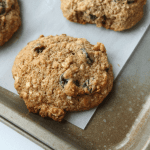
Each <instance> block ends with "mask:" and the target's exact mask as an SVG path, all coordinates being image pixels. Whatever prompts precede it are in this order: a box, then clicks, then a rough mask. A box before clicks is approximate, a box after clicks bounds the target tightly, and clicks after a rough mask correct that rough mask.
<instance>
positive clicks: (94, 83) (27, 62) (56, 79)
mask: <svg viewBox="0 0 150 150" xmlns="http://www.w3.org/2000/svg"><path fill="white" fill-rule="evenodd" d="M12 74H13V78H14V79H15V84H14V86H15V88H16V90H17V92H18V94H19V95H20V97H21V98H23V100H24V101H25V104H26V106H27V108H28V109H29V112H33V113H38V112H39V114H40V115H41V116H42V117H47V116H48V117H50V118H52V119H53V120H55V121H61V120H62V119H63V118H64V116H65V114H66V112H67V111H84V110H89V109H91V108H93V107H96V106H98V105H99V104H100V103H101V102H102V101H103V100H104V98H105V97H106V96H107V95H108V93H109V92H110V91H111V89H112V86H113V71H112V65H110V64H109V63H108V60H107V54H106V49H105V47H104V45H103V44H102V43H97V45H91V44H90V43H89V42H88V41H87V40H86V39H83V38H73V37H69V36H66V35H65V34H63V35H60V36H48V37H44V36H43V35H42V36H40V37H39V39H37V40H35V41H32V42H30V43H28V45H27V46H26V47H25V48H23V49H22V50H21V51H20V53H19V54H18V55H17V57H16V59H15V62H14V65H13V68H12Z"/></svg>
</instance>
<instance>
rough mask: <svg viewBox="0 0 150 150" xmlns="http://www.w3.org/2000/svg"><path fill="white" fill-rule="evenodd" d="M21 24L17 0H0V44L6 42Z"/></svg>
mask: <svg viewBox="0 0 150 150" xmlns="http://www.w3.org/2000/svg"><path fill="white" fill-rule="evenodd" d="M20 25H21V19H20V8H19V5H18V1H17V0H0V46H2V45H3V44H4V43H5V42H7V41H8V40H9V39H10V38H11V37H12V35H13V34H14V32H16V31H17V30H18V28H19V26H20Z"/></svg>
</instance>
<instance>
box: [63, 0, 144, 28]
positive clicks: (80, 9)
mask: <svg viewBox="0 0 150 150" xmlns="http://www.w3.org/2000/svg"><path fill="white" fill-rule="evenodd" d="M61 2H62V3H61V9H62V12H63V15H64V17H66V18H67V19H68V20H70V21H72V22H78V23H81V24H86V23H91V24H96V26H97V27H102V26H103V27H105V28H106V29H112V30H114V31H122V30H125V29H129V28H131V27H132V26H134V25H135V24H136V23H137V22H139V21H140V20H141V18H142V17H143V6H144V5H145V4H146V0H61Z"/></svg>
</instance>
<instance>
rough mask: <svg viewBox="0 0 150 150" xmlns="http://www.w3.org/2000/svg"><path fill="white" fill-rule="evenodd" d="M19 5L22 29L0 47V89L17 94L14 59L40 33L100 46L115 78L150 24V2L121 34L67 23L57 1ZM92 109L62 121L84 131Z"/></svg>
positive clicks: (24, 1) (36, 0)
mask: <svg viewBox="0 0 150 150" xmlns="http://www.w3.org/2000/svg"><path fill="white" fill-rule="evenodd" d="M19 4H20V8H21V17H22V26H21V27H20V29H19V30H18V31H17V32H16V33H15V34H14V36H13V38H12V39H11V40H9V42H7V43H6V44H5V45H4V46H2V47H0V86H2V87H4V88H6V89H8V90H10V91H11V92H14V93H16V94H17V92H16V90H15V89H14V80H13V78H12V74H11V68H12V66H13V62H14V60H15V57H16V55H17V54H18V53H19V51H20V50H21V49H22V48H23V47H25V46H26V45H27V43H28V42H30V41H32V40H36V39H37V38H38V37H39V36H40V35H41V34H43V35H45V36H48V35H56V34H57V35H60V34H67V35H69V36H73V37H78V38H86V39H87V40H88V41H89V42H90V43H91V44H96V43H97V42H101V43H103V44H104V45H105V47H106V49H107V54H108V59H109V61H110V63H111V64H112V65H113V70H114V77H115V78H116V77H117V75H118V74H119V72H120V70H121V69H122V67H123V66H124V64H125V63H126V61H127V60H128V58H129V57H130V55H131V54H132V52H133V50H134V49H135V47H136V46H137V44H138V43H139V41H140V39H141V38H142V36H143V35H144V33H145V31H146V30H147V28H148V25H149V24H150V2H149V0H148V1H147V5H146V6H145V7H144V9H145V13H144V17H143V19H142V20H141V21H140V22H139V23H138V24H137V25H136V26H134V27H133V28H131V29H129V30H127V31H123V32H114V31H112V30H106V29H105V28H97V27H96V26H95V25H91V24H88V25H81V24H77V23H72V22H69V21H68V20H66V18H64V17H63V14H62V11H61V9H60V4H61V2H60V0H19ZM141 50H142V49H141ZM95 110H96V108H95V109H91V110H89V111H85V112H74V113H68V114H67V116H66V117H65V119H66V120H67V121H69V122H70V123H72V124H74V125H76V126H78V127H80V128H81V129H84V128H85V127H86V125H87V123H88V122H89V120H90V119H91V117H92V116H93V114H94V112H95Z"/></svg>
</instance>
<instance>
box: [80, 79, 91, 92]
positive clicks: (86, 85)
mask: <svg viewBox="0 0 150 150" xmlns="http://www.w3.org/2000/svg"><path fill="white" fill-rule="evenodd" d="M82 87H83V88H87V90H88V91H89V92H90V93H92V88H91V89H90V88H89V79H87V80H86V81H85V82H84V83H83V86H82Z"/></svg>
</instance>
